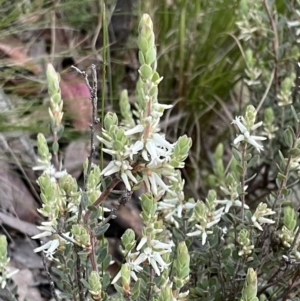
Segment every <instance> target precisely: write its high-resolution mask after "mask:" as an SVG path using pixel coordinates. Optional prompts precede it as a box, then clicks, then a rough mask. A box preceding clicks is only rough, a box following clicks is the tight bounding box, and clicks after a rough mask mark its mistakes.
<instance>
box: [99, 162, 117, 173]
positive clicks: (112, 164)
mask: <svg viewBox="0 0 300 301" xmlns="http://www.w3.org/2000/svg"><path fill="white" fill-rule="evenodd" d="M115 163H116V162H115V161H110V162H109V164H108V165H107V166H106V167H105V168H104V169H103V170H102V172H101V175H105V176H109V175H112V174H113V173H116V172H118V171H120V167H119V166H117V165H116V164H115Z"/></svg>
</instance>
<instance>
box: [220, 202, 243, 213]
mask: <svg viewBox="0 0 300 301" xmlns="http://www.w3.org/2000/svg"><path fill="white" fill-rule="evenodd" d="M215 202H216V203H217V204H222V205H225V209H224V212H225V213H228V212H229V209H230V208H231V207H232V206H234V207H242V202H241V201H240V200H233V201H232V200H227V199H225V200H216V201H215ZM244 208H245V209H249V206H248V205H247V204H244Z"/></svg>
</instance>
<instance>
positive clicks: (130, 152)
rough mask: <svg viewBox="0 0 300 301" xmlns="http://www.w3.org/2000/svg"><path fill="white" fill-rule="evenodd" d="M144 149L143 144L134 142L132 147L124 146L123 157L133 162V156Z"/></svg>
mask: <svg viewBox="0 0 300 301" xmlns="http://www.w3.org/2000/svg"><path fill="white" fill-rule="evenodd" d="M143 148H144V143H143V142H142V141H139V140H138V141H136V142H135V143H134V144H133V145H130V146H125V150H126V151H125V155H124V156H125V157H128V156H129V158H130V160H133V155H136V154H137V153H138V152H139V151H140V150H142V149H143Z"/></svg>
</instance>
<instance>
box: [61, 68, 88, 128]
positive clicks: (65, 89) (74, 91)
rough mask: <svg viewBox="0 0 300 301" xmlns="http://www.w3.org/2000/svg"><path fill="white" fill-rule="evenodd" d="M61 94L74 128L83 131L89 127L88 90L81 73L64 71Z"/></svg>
mask: <svg viewBox="0 0 300 301" xmlns="http://www.w3.org/2000/svg"><path fill="white" fill-rule="evenodd" d="M60 88H61V95H62V99H63V100H64V102H65V104H66V107H67V111H68V112H67V113H68V115H69V116H70V117H71V118H72V121H73V126H74V127H75V129H76V130H78V131H81V132H84V131H87V130H88V129H89V126H90V124H91V120H92V104H91V101H90V91H89V89H88V87H87V85H86V84H85V82H84V80H83V78H82V76H81V75H79V74H77V73H66V74H63V75H62V76H61V81H60Z"/></svg>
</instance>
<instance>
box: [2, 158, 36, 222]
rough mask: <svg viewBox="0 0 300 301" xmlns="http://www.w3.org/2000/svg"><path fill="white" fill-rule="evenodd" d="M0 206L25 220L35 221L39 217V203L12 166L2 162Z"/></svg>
mask: <svg viewBox="0 0 300 301" xmlns="http://www.w3.org/2000/svg"><path fill="white" fill-rule="evenodd" d="M0 179H1V181H0V207H1V208H2V211H6V212H9V213H11V214H12V215H17V217H18V218H19V219H21V220H23V221H27V222H31V223H34V222H35V221H36V219H37V217H38V214H37V211H36V209H37V208H38V204H37V203H36V201H35V199H34V197H33V196H32V194H31V193H30V192H29V190H28V188H27V186H26V185H25V184H24V182H23V181H22V180H21V178H20V175H18V174H17V173H16V172H14V171H13V170H12V167H11V166H10V165H9V164H8V163H6V162H4V161H2V162H0Z"/></svg>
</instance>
